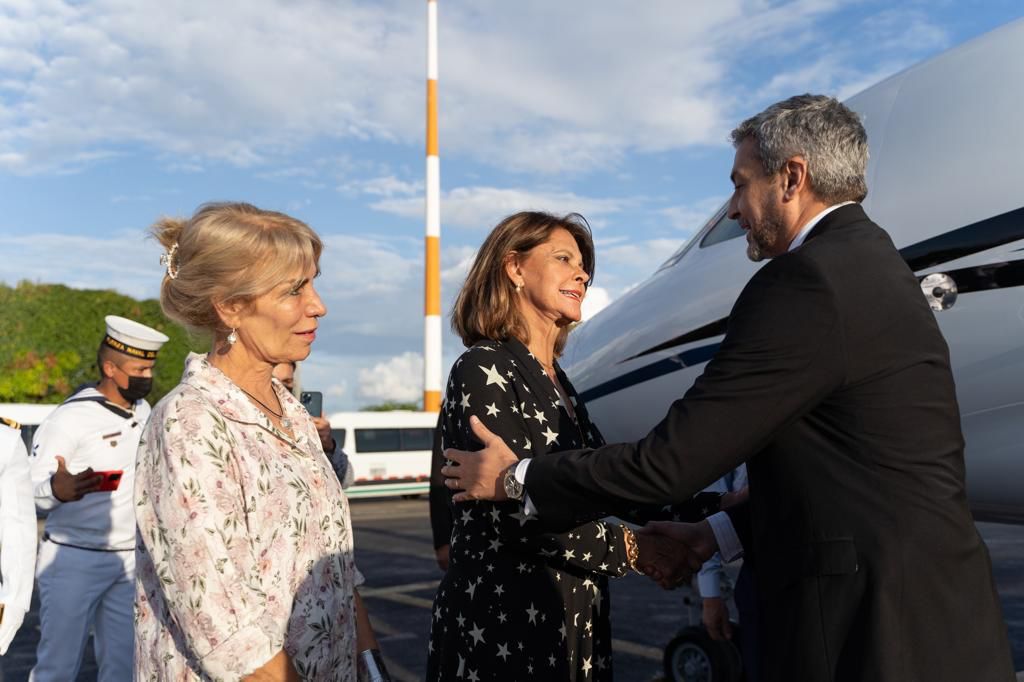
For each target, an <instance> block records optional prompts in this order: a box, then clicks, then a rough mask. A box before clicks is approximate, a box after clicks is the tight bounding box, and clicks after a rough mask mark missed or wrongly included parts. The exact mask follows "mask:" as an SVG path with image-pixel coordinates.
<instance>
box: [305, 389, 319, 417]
mask: <svg viewBox="0 0 1024 682" xmlns="http://www.w3.org/2000/svg"><path fill="white" fill-rule="evenodd" d="M299 402H300V403H302V406H303V407H305V408H306V412H309V415H310V416H311V417H322V416H324V394H323V393H321V392H320V391H303V392H302V393H301V394H299Z"/></svg>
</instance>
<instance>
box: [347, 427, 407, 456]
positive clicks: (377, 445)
mask: <svg viewBox="0 0 1024 682" xmlns="http://www.w3.org/2000/svg"><path fill="white" fill-rule="evenodd" d="M401 448H402V446H401V438H400V437H399V433H398V429H356V452H358V453H360V454H361V453H364V452H394V451H396V450H401Z"/></svg>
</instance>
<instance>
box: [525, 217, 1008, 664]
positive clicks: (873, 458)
mask: <svg viewBox="0 0 1024 682" xmlns="http://www.w3.org/2000/svg"><path fill="white" fill-rule="evenodd" d="M744 461H746V462H747V466H748V472H749V478H750V503H749V507H748V511H749V517H748V519H747V520H748V523H742V522H741V523H738V526H739V529H740V532H741V539H743V537H742V536H743V534H744V533H743V529H744V528H747V529H748V530H749V533H748V537H747V538H746V539H744V546H745V547H747V548H748V551H751V552H752V553H753V554H754V555H755V557H756V569H755V574H756V578H757V588H758V599H759V602H760V604H759V607H760V612H761V617H762V621H761V622H762V627H761V629H760V632H761V634H762V635H763V638H762V645H761V651H762V652H763V669H764V672H765V675H764V677H765V679H768V680H799V681H803V680H813V681H817V680H829V681H831V680H858V681H860V680H863V681H865V682H866V681H869V680H870V681H871V682H889V681H891V682H910V681H920V682H940V681H948V682H964V681H966V680H979V681H980V680H985V681H986V682H988V681H1004V680H1005V681H1007V682H1009V681H1011V680H1013V679H1014V673H1013V666H1012V660H1011V656H1010V649H1009V643H1008V640H1007V634H1006V625H1005V623H1004V621H1003V618H1002V612H1001V608H1000V605H999V601H998V596H997V594H996V592H995V588H994V585H993V582H992V573H991V564H990V561H989V556H988V552H987V550H986V548H985V546H984V544H982V541H981V538H980V537H979V536H978V533H977V531H976V529H975V527H974V523H973V521H972V518H971V515H970V512H969V511H968V507H967V500H966V495H965V491H964V462H963V437H962V435H961V432H960V418H959V412H958V408H957V403H956V395H955V392H954V386H953V377H952V373H951V371H950V364H949V353H948V349H947V347H946V343H945V341H944V340H943V338H942V335H941V333H940V332H939V329H938V326H937V324H936V322H935V318H934V315H933V313H932V311H931V310H930V308H929V307H928V305H927V304H926V302H925V300H924V296H923V295H922V293H921V289H920V287H919V286H918V282H917V279H916V278H915V277H914V274H913V273H912V272H911V271H910V269H909V268H908V267H907V265H906V263H905V262H904V261H903V260H902V258H901V257H900V255H899V253H898V252H897V250H896V248H895V247H894V246H893V244H892V241H891V240H890V239H889V236H888V235H887V234H886V233H885V232H884V231H883V230H882V229H881V228H879V227H878V226H877V225H875V224H874V223H872V222H871V221H870V220H869V219H868V217H867V216H866V215H865V213H864V211H863V209H862V208H861V207H860V206H859V205H856V204H853V205H848V206H843V207H841V208H838V209H836V210H835V211H833V212H832V213H830V214H829V215H827V216H825V218H823V219H822V221H821V222H820V223H819V224H818V225H817V226H816V227H815V228H814V229H813V230H812V231H811V233H810V234H809V235H808V238H807V240H806V242H805V243H804V244H803V245H802V246H801V247H799V248H797V249H795V250H793V251H792V252H790V253H787V254H784V255H782V256H779V257H777V258H775V259H774V260H772V261H771V262H769V263H768V264H766V265H765V266H764V267H763V268H761V270H760V271H758V273H757V274H756V275H754V277H753V278H752V279H751V280H750V282H749V283H748V284H747V286H746V287H745V288H744V289H743V292H742V293H741V294H740V297H739V299H738V300H737V301H736V304H735V306H734V308H733V310H732V313H731V314H730V317H729V327H728V333H727V334H726V336H725V339H724V340H723V342H722V346H721V349H720V350H719V351H718V353H717V354H716V355H715V357H714V358H713V359H712V360H711V361H710V362H709V363H708V365H707V368H706V369H705V370H704V373H703V375H702V376H701V377H700V378H699V379H698V380H697V381H696V382H695V383H694V385H693V387H692V388H691V389H690V390H689V391H688V392H687V393H686V395H685V397H683V398H682V399H681V400H678V401H676V402H675V403H673V405H672V407H671V408H670V410H669V412H668V414H667V416H666V417H665V418H664V419H663V420H662V421H661V423H660V424H658V425H657V426H656V427H655V428H654V430H653V431H651V433H650V434H648V435H647V436H646V437H645V438H644V439H643V440H641V441H639V442H636V443H629V444H619V445H608V446H605V447H603V448H600V449H597V450H585V451H574V452H569V453H561V456H552V457H549V458H542V459H536V460H534V461H533V462H532V463H531V465H530V467H529V470H528V472H527V478H526V490H527V493H528V494H529V496H530V498H531V500H532V501H533V503H534V504H535V505H536V507H537V510H538V513H539V516H540V518H541V519H543V520H544V521H545V522H548V523H551V524H552V525H555V526H558V525H567V524H571V525H577V524H578V523H580V522H581V521H582V520H583V519H584V518H592V517H595V516H598V515H602V514H605V513H615V512H617V511H618V510H620V509H622V508H624V507H627V506H629V505H632V504H636V503H641V502H646V503H658V504H662V503H669V502H672V501H676V500H681V499H686V498H688V497H689V496H691V495H693V494H694V493H696V492H697V491H699V490H701V489H703V488H704V487H705V486H707V485H708V484H710V483H711V482H712V481H714V480H715V479H717V478H718V477H720V476H721V475H723V474H724V473H725V472H727V471H729V470H731V469H733V468H734V467H735V466H736V465H737V464H739V463H740V462H744ZM736 520H737V522H740V521H742V520H743V519H741V518H739V517H737V518H736Z"/></svg>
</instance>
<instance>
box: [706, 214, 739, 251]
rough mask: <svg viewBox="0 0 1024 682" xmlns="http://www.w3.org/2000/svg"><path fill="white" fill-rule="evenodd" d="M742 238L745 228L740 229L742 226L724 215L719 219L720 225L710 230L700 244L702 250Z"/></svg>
mask: <svg viewBox="0 0 1024 682" xmlns="http://www.w3.org/2000/svg"><path fill="white" fill-rule="evenodd" d="M742 236H743V228H742V227H740V224H739V223H738V222H736V221H735V220H733V219H732V218H729V217H727V216H725V215H724V214H723V215H722V217H721V218H719V219H718V223H717V224H716V225H715V226H714V227H712V228H711V229H710V230H708V233H707V234H706V235H704V239H702V240H701V242H700V248H702V249H704V248H707V247H709V246H711V245H713V244H718V243H720V242H725V241H729V240H730V239H735V238H736V237H742Z"/></svg>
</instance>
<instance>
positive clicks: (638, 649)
mask: <svg viewBox="0 0 1024 682" xmlns="http://www.w3.org/2000/svg"><path fill="white" fill-rule="evenodd" d="M352 523H353V526H354V527H355V542H356V561H357V563H358V565H359V568H360V570H361V571H362V572H363V574H364V575H365V576H366V584H365V585H364V586H363V587H362V588H361V590H360V592H361V594H362V596H363V599H364V600H365V602H366V605H367V608H368V609H369V611H370V615H371V620H372V621H373V624H374V628H375V630H376V632H377V636H378V638H379V640H380V645H381V649H382V651H383V653H384V656H385V659H386V661H387V664H388V668H389V670H390V672H391V675H392V677H393V679H395V680H396V682H398V681H412V680H421V679H423V674H424V670H425V668H426V651H427V634H428V632H429V628H430V615H431V602H432V600H433V597H434V588H435V587H436V585H437V582H438V579H439V578H440V571H439V570H438V568H437V565H436V563H435V560H434V550H433V546H432V544H431V541H430V524H429V520H428V518H427V503H426V500H425V499H415V500H401V499H384V500H354V501H352ZM978 529H979V530H980V532H981V534H982V537H983V538H985V541H986V543H987V544H988V547H989V551H990V552H991V555H992V563H993V567H994V572H995V576H996V583H997V587H998V589H999V593H1000V596H1001V598H1002V603H1003V612H1004V616H1005V617H1006V621H1007V625H1008V626H1009V630H1010V638H1011V642H1012V645H1013V648H1014V662H1015V664H1016V669H1017V670H1024V526H1008V525H1001V524H991V523H979V524H978ZM686 600H687V595H686V593H684V592H682V591H675V592H664V591H662V590H661V589H660V588H658V587H657V586H656V585H654V584H653V583H650V582H649V581H647V580H646V579H644V578H641V577H639V576H630V577H628V578H625V579H622V580H616V581H613V582H612V596H611V602H612V632H613V637H614V644H613V650H614V654H615V658H614V665H615V679H616V681H617V682H651V681H652V680H657V679H661V675H662V665H661V658H662V648H663V647H664V646H665V645H666V644H667V643H668V641H669V640H670V639H671V638H672V637H673V636H674V635H675V634H676V632H677V631H678V630H679V629H680V628H681V627H684V626H686V625H688V624H690V620H689V619H690V618H692V617H694V615H695V614H696V613H698V612H697V611H696V610H694V609H691V608H690V607H688V606H687V605H686V603H685V602H686ZM37 608H38V605H37V604H35V603H34V606H33V610H32V611H31V612H30V613H29V614H28V615H27V616H26V622H25V624H24V625H23V626H22V629H21V631H20V632H19V633H18V636H17V637H16V638H15V640H14V642H13V643H12V645H11V648H10V650H9V651H8V653H7V655H6V656H4V657H3V659H2V661H3V667H4V673H5V675H4V677H3V681H4V682H24V681H25V680H27V679H28V673H29V670H30V669H31V667H32V665H33V663H34V662H35V646H36V643H37V641H38V638H39V629H38V628H39V620H38V612H37ZM77 679H78V680H79V681H87V682H92V681H93V680H96V664H95V662H94V660H93V655H92V646H91V643H90V644H89V646H87V651H86V655H85V660H84V661H83V665H82V669H81V672H80V674H79V676H78V678H77ZM1018 679H1021V680H1024V675H1019V676H1018Z"/></svg>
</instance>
